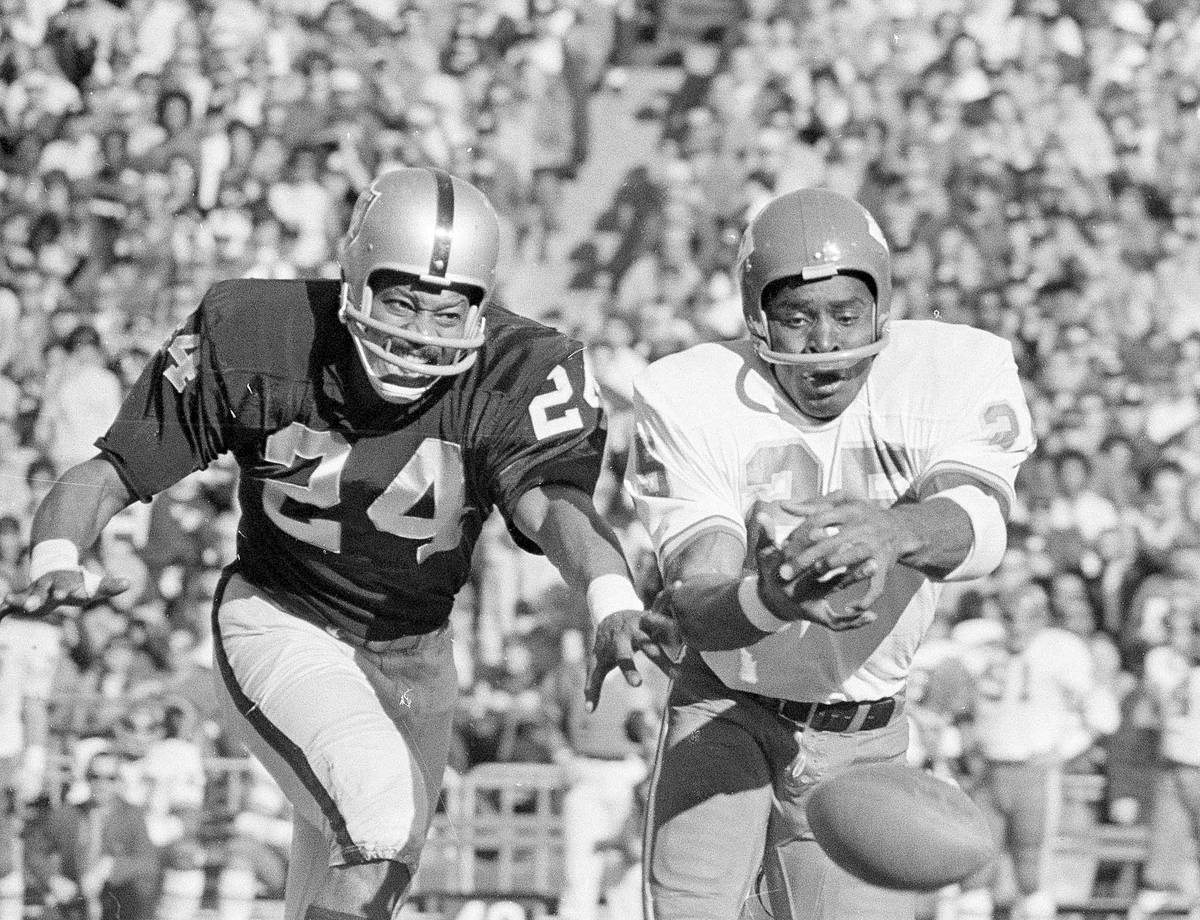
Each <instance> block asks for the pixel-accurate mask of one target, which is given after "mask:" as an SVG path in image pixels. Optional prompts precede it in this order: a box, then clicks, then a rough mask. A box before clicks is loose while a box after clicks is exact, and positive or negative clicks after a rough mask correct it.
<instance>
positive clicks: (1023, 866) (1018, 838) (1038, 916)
mask: <svg viewBox="0 0 1200 920" xmlns="http://www.w3.org/2000/svg"><path fill="white" fill-rule="evenodd" d="M1008 772H1009V777H1008V782H1009V783H1010V784H1011V786H1012V796H1011V802H1012V823H1011V825H1010V843H1011V847H1012V860H1013V874H1014V876H1015V878H1016V883H1017V892H1018V896H1017V901H1016V903H1015V904H1014V905H1013V908H1012V911H1011V914H1010V915H1011V916H1012V918H1013V920H1054V917H1055V915H1056V914H1057V912H1058V911H1057V907H1056V904H1055V900H1054V895H1053V893H1052V892H1051V891H1050V890H1049V884H1050V881H1051V879H1052V873H1051V867H1050V859H1051V856H1052V848H1053V843H1054V839H1055V837H1057V835H1058V825H1059V813H1060V812H1061V811H1062V805H1061V803H1062V771H1061V770H1060V769H1059V767H1058V766H1057V765H1053V764H1030V765H1028V766H1021V767H1010V768H1008Z"/></svg>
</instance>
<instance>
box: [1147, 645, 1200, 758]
mask: <svg viewBox="0 0 1200 920" xmlns="http://www.w3.org/2000/svg"><path fill="white" fill-rule="evenodd" d="M1145 675H1146V687H1147V689H1148V690H1149V691H1150V693H1151V695H1152V696H1153V698H1154V701H1155V703H1156V704H1157V707H1158V711H1159V718H1160V719H1161V722H1162V739H1161V741H1160V742H1159V749H1160V751H1161V753H1162V755H1163V757H1165V758H1166V759H1167V760H1170V761H1172V762H1174V763H1182V764H1188V765H1189V766H1193V767H1200V666H1197V665H1194V664H1192V663H1191V662H1189V661H1188V660H1187V659H1186V658H1184V657H1183V655H1181V654H1179V652H1177V651H1176V650H1175V649H1173V648H1170V647H1169V646H1161V645H1160V646H1159V647H1157V648H1152V649H1150V651H1149V652H1148V653H1147V654H1146V664H1145Z"/></svg>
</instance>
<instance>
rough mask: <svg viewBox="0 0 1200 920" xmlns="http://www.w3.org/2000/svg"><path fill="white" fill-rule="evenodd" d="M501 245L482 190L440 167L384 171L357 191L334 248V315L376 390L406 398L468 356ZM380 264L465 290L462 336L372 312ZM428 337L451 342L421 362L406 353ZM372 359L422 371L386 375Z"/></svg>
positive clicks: (466, 364) (472, 355)
mask: <svg viewBox="0 0 1200 920" xmlns="http://www.w3.org/2000/svg"><path fill="white" fill-rule="evenodd" d="M499 248H500V223H499V220H498V219H497V218H496V212H495V211H494V210H493V208H492V206H491V204H490V203H489V202H488V200H487V198H486V197H484V194H483V192H481V191H479V189H477V188H476V187H475V186H473V185H471V183H469V182H467V181H465V180H463V179H460V178H458V177H457V176H451V175H450V174H449V173H446V172H443V171H442V170H440V169H432V168H405V169H394V170H389V171H388V172H385V173H383V174H382V175H380V176H379V177H378V178H376V179H375V181H374V182H372V183H371V184H370V186H369V187H367V188H366V189H365V190H364V191H363V192H362V194H361V195H359V196H358V200H357V201H356V202H355V205H354V211H353V214H352V215H351V217H350V226H349V228H348V229H347V230H346V233H345V235H344V236H343V237H342V238H341V240H340V242H339V243H338V247H337V257H338V262H339V263H340V264H341V268H342V295H341V307H340V309H339V311H338V317H339V318H340V319H341V321H342V322H343V323H344V324H345V325H346V328H347V329H348V330H349V332H350V335H351V337H352V338H353V339H354V345H355V348H356V349H357V351H358V356H359V359H360V360H361V361H362V363H363V367H365V368H366V371H367V376H368V378H369V379H370V381H371V385H372V386H373V387H374V388H375V391H376V392H377V393H379V395H380V396H382V397H383V398H384V399H387V400H390V401H392V402H406V401H411V400H412V399H415V398H417V397H418V396H420V395H421V394H422V393H423V392H425V390H427V389H429V387H430V386H432V385H433V384H434V383H435V382H436V378H439V377H450V376H455V375H457V374H461V373H463V372H465V371H467V370H468V369H470V368H471V366H472V365H474V363H475V359H476V357H477V352H478V349H479V348H480V347H481V346H482V345H483V342H484V312H485V310H486V309H487V306H488V303H489V301H490V300H491V298H492V295H493V293H494V291H495V285H496V260H497V256H498V253H499ZM383 270H389V271H396V272H403V273H404V274H407V275H413V276H414V277H416V278H417V279H419V280H420V281H421V282H423V283H425V284H431V285H434V286H435V287H439V288H453V289H455V290H458V291H461V292H462V293H464V294H466V295H467V297H468V299H469V301H470V307H469V309H468V311H467V315H466V318H465V322H464V326H463V332H462V335H461V336H460V337H457V338H445V337H442V336H437V335H426V334H423V333H421V332H417V331H415V330H411V329H405V328H403V327H401V326H398V325H396V324H394V323H388V322H383V321H381V320H379V319H377V318H375V317H373V316H372V315H371V293H372V292H371V287H370V280H371V276H372V275H373V274H374V273H375V272H378V271H383ZM397 346H399V347H398V348H397ZM428 346H435V347H439V348H443V349H449V350H450V351H451V352H452V358H451V360H450V361H449V362H448V363H445V364H426V363H422V362H420V361H417V360H414V359H413V358H411V357H409V356H408V354H409V352H410V351H411V350H412V349H413V348H420V347H428ZM372 358H375V359H377V361H376V362H372V360H371V359H372ZM379 362H382V363H383V364H384V365H386V366H387V367H388V368H390V369H392V370H394V371H395V373H396V374H399V375H404V376H408V377H413V376H416V377H418V378H423V380H422V382H421V383H420V384H419V385H417V386H412V385H403V384H401V383H397V382H394V381H392V380H389V379H387V378H388V377H389V376H390V374H380V373H379V372H378V370H377V365H378V363H379ZM373 363H374V364H375V365H376V366H374V367H373V366H372V365H373Z"/></svg>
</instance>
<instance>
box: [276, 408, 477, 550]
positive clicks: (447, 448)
mask: <svg viewBox="0 0 1200 920" xmlns="http://www.w3.org/2000/svg"><path fill="white" fill-rule="evenodd" d="M264 457H265V459H266V460H267V461H268V462H269V463H275V464H278V465H280V466H284V467H287V468H288V469H289V470H290V469H294V468H295V467H296V466H297V462H296V461H297V460H316V461H317V465H316V466H315V467H314V468H313V470H312V473H311V474H310V475H309V477H308V483H307V484H306V485H300V484H299V483H294V482H284V481H283V480H279V479H268V480H265V481H264V482H263V492H262V503H263V510H264V511H265V512H266V514H267V517H268V518H270V519H271V522H272V523H274V524H275V526H276V527H278V528H279V529H280V530H282V531H283V532H284V533H286V534H288V535H289V536H292V537H295V538H296V539H297V540H302V541H303V542H305V543H308V544H310V545H311V546H316V547H317V548H319V549H323V550H326V551H327V552H331V553H340V552H341V551H342V524H341V522H340V521H335V520H330V519H329V518H312V519H310V520H303V519H300V518H296V517H291V516H289V515H288V514H286V513H285V512H284V510H283V505H284V501H285V499H288V498H290V499H291V500H292V501H294V502H297V503H299V504H302V505H308V506H310V507H313V508H318V509H323V510H324V509H329V508H333V507H335V506H336V505H337V504H338V502H339V501H340V500H341V483H342V473H343V472H344V470H345V467H346V461H347V460H348V459H349V458H350V444H349V442H348V441H347V440H346V439H345V438H344V437H343V436H342V435H340V434H338V433H337V432H336V431H316V430H314V429H312V428H309V427H308V426H307V425H303V424H301V423H300V422H293V423H292V424H291V425H289V426H288V427H287V428H284V429H283V430H282V431H277V432H275V433H274V434H272V435H271V436H270V437H269V438H267V444H266V451H265V453H264ZM431 491H432V499H433V514H432V516H427V515H420V514H408V513H407V512H409V511H411V510H412V509H413V508H415V507H416V506H417V504H418V503H420V502H421V501H422V499H424V498H425V496H426V495H429V494H430V492H431ZM464 501H465V478H464V469H463V462H462V448H461V447H460V446H459V445H458V444H451V443H450V442H449V441H442V440H440V439H438V438H425V439H424V440H423V441H422V442H421V443H420V445H419V446H418V447H417V450H416V451H415V452H414V453H413V455H412V456H411V457H409V458H408V461H407V462H406V463H405V464H404V466H403V467H402V468H401V470H400V472H398V473H397V474H396V475H395V477H393V479H392V481H391V482H390V483H389V484H388V487H387V488H386V489H384V490H383V492H382V493H380V495H379V497H378V498H376V499H375V500H374V501H373V502H371V504H370V506H369V507H368V508H367V518H368V519H369V520H370V521H371V523H372V525H374V527H375V529H376V530H379V531H382V532H383V533H390V534H393V535H395V536H397V537H401V538H403V539H406V540H420V541H424V542H422V543H421V545H420V546H419V547H417V563H418V564H420V563H422V562H424V561H425V560H426V559H428V558H429V557H430V556H431V555H433V554H434V553H439V552H443V551H445V550H450V549H454V547H456V546H457V545H458V544H459V541H460V540H461V538H462V512H463V509H464Z"/></svg>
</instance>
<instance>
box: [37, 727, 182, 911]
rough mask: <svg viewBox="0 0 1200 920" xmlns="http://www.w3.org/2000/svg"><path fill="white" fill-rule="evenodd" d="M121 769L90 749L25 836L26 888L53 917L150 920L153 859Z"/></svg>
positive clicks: (110, 755)
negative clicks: (59, 800) (58, 801)
mask: <svg viewBox="0 0 1200 920" xmlns="http://www.w3.org/2000/svg"><path fill="white" fill-rule="evenodd" d="M128 767H129V761H127V760H126V759H125V758H123V757H122V756H120V755H119V754H118V753H116V752H115V751H113V750H111V749H110V748H108V746H107V745H104V744H103V742H101V743H100V745H99V747H98V749H97V748H89V754H88V756H87V757H86V760H85V762H84V763H83V765H82V770H81V771H80V774H79V778H78V781H77V782H76V783H75V784H74V785H73V787H72V790H73V792H72V794H71V795H70V796H69V800H68V801H67V802H64V803H63V804H62V805H60V806H57V807H55V808H53V809H52V810H51V811H49V812H48V813H46V814H44V815H43V816H42V818H41V820H40V821H39V823H38V824H37V825H36V826H32V827H30V828H28V829H27V831H26V841H27V842H26V847H27V850H26V859H25V869H26V872H27V873H28V874H29V876H30V886H31V887H32V888H33V889H34V890H36V891H38V892H40V894H41V903H42V904H43V905H44V906H46V907H47V908H50V909H51V910H57V911H59V912H60V916H61V915H62V913H63V912H65V913H66V914H67V915H68V916H73V915H74V914H73V913H72V912H73V911H75V910H80V908H82V913H81V914H80V916H83V917H98V918H100V920H154V906H155V903H156V900H157V897H158V890H159V884H160V883H159V874H160V863H159V854H158V851H157V849H155V846H154V844H153V843H152V842H151V840H150V836H149V833H148V830H147V825H146V812H145V809H144V808H143V807H141V806H139V805H136V804H133V802H131V801H130V794H129V776H128Z"/></svg>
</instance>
